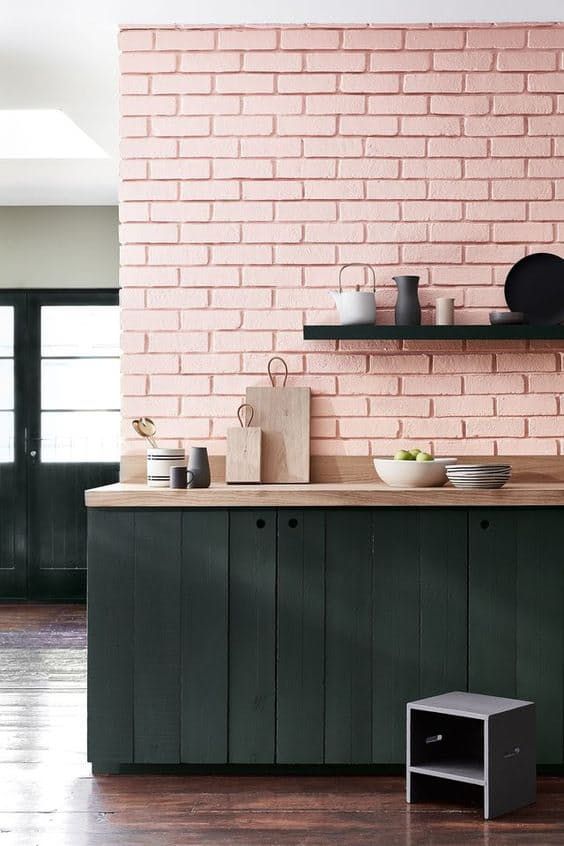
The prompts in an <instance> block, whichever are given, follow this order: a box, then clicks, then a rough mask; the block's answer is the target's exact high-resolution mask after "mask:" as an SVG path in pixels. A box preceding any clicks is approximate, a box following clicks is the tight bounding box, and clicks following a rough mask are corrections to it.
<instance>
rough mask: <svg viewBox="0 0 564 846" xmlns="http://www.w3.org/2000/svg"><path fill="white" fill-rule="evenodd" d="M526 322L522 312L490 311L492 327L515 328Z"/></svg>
mask: <svg viewBox="0 0 564 846" xmlns="http://www.w3.org/2000/svg"><path fill="white" fill-rule="evenodd" d="M526 322H527V321H526V319H525V315H524V314H523V312H522V311H490V323H491V324H492V326H515V325H521V324H522V323H526Z"/></svg>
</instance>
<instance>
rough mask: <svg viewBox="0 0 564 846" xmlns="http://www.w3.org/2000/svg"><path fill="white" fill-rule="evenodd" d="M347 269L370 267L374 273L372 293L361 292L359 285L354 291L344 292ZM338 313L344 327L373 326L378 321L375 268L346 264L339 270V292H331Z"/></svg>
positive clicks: (366, 265) (359, 264)
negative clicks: (362, 324)
mask: <svg viewBox="0 0 564 846" xmlns="http://www.w3.org/2000/svg"><path fill="white" fill-rule="evenodd" d="M347 267H368V268H369V269H370V272H371V273H372V291H360V290H359V287H360V286H359V285H356V287H355V290H354V291H343V286H342V284H341V278H342V275H343V270H346V269H347ZM329 293H330V294H331V296H332V297H333V299H334V300H335V305H336V306H337V311H338V312H339V320H340V321H341V325H342V326H351V325H354V324H360V323H365V324H366V323H368V324H371V325H373V324H374V323H375V321H376V298H375V294H376V274H375V273H374V268H373V267H372V266H371V265H370V264H361V263H357V262H355V263H353V264H344V265H343V266H342V267H341V269H340V270H339V290H338V291H329Z"/></svg>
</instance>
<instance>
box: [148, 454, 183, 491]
mask: <svg viewBox="0 0 564 846" xmlns="http://www.w3.org/2000/svg"><path fill="white" fill-rule="evenodd" d="M185 463H186V456H185V454H184V450H183V449H165V448H163V449H154V448H153V447H150V448H149V449H148V450H147V485H148V486H149V487H150V488H168V486H169V484H170V468H171V467H177V466H178V465H179V464H185Z"/></svg>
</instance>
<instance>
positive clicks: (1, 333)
mask: <svg viewBox="0 0 564 846" xmlns="http://www.w3.org/2000/svg"><path fill="white" fill-rule="evenodd" d="M13 354H14V307H13V306H0V357H1V356H12V355H13Z"/></svg>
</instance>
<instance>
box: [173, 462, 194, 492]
mask: <svg viewBox="0 0 564 846" xmlns="http://www.w3.org/2000/svg"><path fill="white" fill-rule="evenodd" d="M188 476H190V481H192V479H193V478H194V474H193V473H192V471H191V470H188V468H187V467H185V466H182V467H171V468H170V487H171V488H174V490H181V489H183V488H187V487H188Z"/></svg>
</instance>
